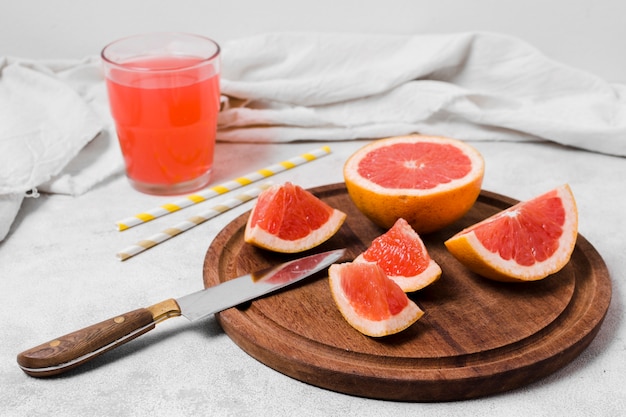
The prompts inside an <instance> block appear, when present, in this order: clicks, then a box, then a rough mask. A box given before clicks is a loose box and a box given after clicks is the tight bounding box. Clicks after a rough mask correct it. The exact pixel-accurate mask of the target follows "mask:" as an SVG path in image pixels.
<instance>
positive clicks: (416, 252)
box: [354, 218, 441, 292]
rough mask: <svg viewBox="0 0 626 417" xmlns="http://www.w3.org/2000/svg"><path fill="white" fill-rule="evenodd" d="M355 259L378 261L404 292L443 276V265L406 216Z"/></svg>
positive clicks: (421, 286) (356, 260)
mask: <svg viewBox="0 0 626 417" xmlns="http://www.w3.org/2000/svg"><path fill="white" fill-rule="evenodd" d="M354 262H374V263H376V264H378V266H380V267H381V268H382V269H383V271H384V272H385V274H386V275H387V277H388V278H389V279H391V280H393V281H394V282H395V283H396V284H398V286H399V287H400V288H402V291H404V292H412V291H417V290H420V289H422V288H424V287H426V286H428V285H430V284H432V283H433V282H435V281H437V280H438V279H439V277H440V276H441V268H440V267H439V265H438V264H437V263H436V262H435V261H434V260H433V259H432V258H431V257H430V255H429V254H428V250H427V249H426V246H425V245H424V242H423V241H422V239H421V238H420V237H419V235H418V234H417V233H416V232H415V230H413V228H412V227H411V225H409V224H408V223H407V221H406V220H404V219H402V218H400V219H398V220H397V221H396V222H395V224H394V225H393V227H392V228H391V229H389V230H388V231H387V232H386V233H384V234H382V235H380V236H378V237H377V238H376V239H374V240H373V241H372V243H371V245H370V247H369V248H368V249H367V250H366V251H365V252H363V253H362V254H360V255H359V256H358V257H357V258H356V259H355V260H354Z"/></svg>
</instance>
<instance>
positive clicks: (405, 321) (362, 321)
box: [328, 263, 424, 337]
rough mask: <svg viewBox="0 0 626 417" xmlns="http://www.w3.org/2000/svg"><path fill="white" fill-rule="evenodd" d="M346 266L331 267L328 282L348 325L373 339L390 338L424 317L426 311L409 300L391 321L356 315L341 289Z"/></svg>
mask: <svg viewBox="0 0 626 417" xmlns="http://www.w3.org/2000/svg"><path fill="white" fill-rule="evenodd" d="M345 265H348V263H344V264H333V265H331V266H330V268H329V269H328V281H329V284H330V287H331V294H332V296H333V299H334V300H335V304H336V305H337V307H338V308H339V311H340V312H341V315H342V316H343V317H344V319H345V320H346V321H347V322H348V324H350V325H351V326H352V327H354V328H355V329H356V330H358V331H359V332H361V333H363V334H364V335H366V336H371V337H382V336H388V335H391V334H395V333H398V332H401V331H402V330H405V329H406V328H408V327H410V326H411V325H412V324H413V323H415V322H416V321H417V320H419V319H420V318H421V317H422V316H423V315H424V311H422V310H421V309H420V308H419V307H418V306H417V304H415V302H413V301H412V300H411V299H408V300H407V301H408V304H407V305H406V307H405V308H404V309H403V310H402V311H401V312H400V314H397V315H395V316H393V317H392V318H390V319H387V320H383V321H375V320H369V319H366V318H364V317H361V316H360V315H358V314H357V313H356V311H355V310H354V308H353V307H352V305H351V304H350V300H349V299H348V298H347V297H346V295H345V293H344V292H343V289H342V288H341V269H342V268H344V267H345ZM398 323H400V324H398Z"/></svg>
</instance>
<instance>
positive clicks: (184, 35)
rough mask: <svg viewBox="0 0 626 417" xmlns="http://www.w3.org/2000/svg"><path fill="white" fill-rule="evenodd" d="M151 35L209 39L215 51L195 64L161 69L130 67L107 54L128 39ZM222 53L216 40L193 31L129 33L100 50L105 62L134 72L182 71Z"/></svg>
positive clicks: (202, 63) (215, 57) (203, 63)
mask: <svg viewBox="0 0 626 417" xmlns="http://www.w3.org/2000/svg"><path fill="white" fill-rule="evenodd" d="M150 36H180V37H188V38H195V39H196V40H202V41H208V42H209V43H211V44H212V45H214V46H215V52H213V54H211V55H210V56H208V57H199V59H200V61H199V62H197V63H195V64H193V65H184V66H180V67H172V68H160V69H154V68H143V67H139V66H138V67H128V66H125V65H124V64H123V63H121V62H119V61H116V60H114V59H112V58H110V57H108V56H107V51H108V50H109V49H110V48H111V47H113V46H115V45H117V44H120V43H122V42H125V41H128V40H132V39H139V38H143V37H150ZM220 53H221V47H220V45H219V44H218V43H217V42H216V41H214V40H213V39H211V38H208V37H206V36H202V35H197V34H193V33H187V32H148V33H139V34H135V35H129V36H125V37H123V38H119V39H116V40H114V41H112V42H110V43H108V44H107V45H105V46H104V47H103V48H102V51H100V57H101V58H102V60H103V62H105V63H106V64H108V65H111V66H114V67H116V68H120V69H124V70H126V71H134V72H168V71H180V70H184V69H190V68H194V67H198V66H202V65H205V64H207V63H208V62H211V61H214V60H215V59H217V58H218V57H219V55H220ZM138 56H139V55H138ZM145 56H146V57H149V56H151V55H150V54H147V55H145ZM172 56H177V55H176V54H173V55H172Z"/></svg>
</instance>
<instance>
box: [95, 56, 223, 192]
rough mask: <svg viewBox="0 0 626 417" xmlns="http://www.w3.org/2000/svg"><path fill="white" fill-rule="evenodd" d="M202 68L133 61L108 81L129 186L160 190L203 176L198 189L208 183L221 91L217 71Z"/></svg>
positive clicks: (170, 59) (193, 61) (163, 60)
mask: <svg viewBox="0 0 626 417" xmlns="http://www.w3.org/2000/svg"><path fill="white" fill-rule="evenodd" d="M203 62H204V61H203V60H202V59H199V58H192V57H180V56H167V57H151V58H142V59H134V60H130V61H126V62H124V63H122V64H120V65H119V67H118V68H115V69H112V70H111V72H110V73H109V75H108V76H107V88H108V93H109V100H110V106H111V112H112V114H113V119H114V120H115V124H116V129H117V135H118V138H119V143H120V146H121V148H122V153H123V155H124V160H125V163H126V173H127V176H128V177H129V179H130V180H131V182H135V183H138V184H144V185H145V184H149V185H152V186H157V187H158V186H168V185H173V184H181V183H189V182H192V181H193V180H195V179H198V178H199V177H202V176H203V175H206V181H203V183H202V184H198V186H203V185H206V183H208V180H209V177H210V171H211V167H212V165H213V153H214V146H215V133H216V125H217V115H218V112H219V105H220V91H219V74H218V71H217V70H216V69H215V68H214V67H213V65H201V64H202V63H203ZM125 69H128V70H129V71H125ZM144 69H145V70H146V71H145V72H143V73H142V71H143V70H144Z"/></svg>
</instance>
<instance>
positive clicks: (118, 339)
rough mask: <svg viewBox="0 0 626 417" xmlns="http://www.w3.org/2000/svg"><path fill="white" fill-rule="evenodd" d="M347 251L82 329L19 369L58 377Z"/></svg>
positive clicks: (29, 356)
mask: <svg viewBox="0 0 626 417" xmlns="http://www.w3.org/2000/svg"><path fill="white" fill-rule="evenodd" d="M344 253H345V249H337V250H332V251H328V252H323V253H318V254H315V255H310V256H306V257H304V258H299V259H295V260H292V261H289V262H285V263H282V264H280V265H277V266H274V267H271V268H267V269H265V270H262V271H257V272H253V273H250V274H246V275H243V276H240V277H238V278H234V279H231V280H228V281H225V282H222V283H220V284H218V285H215V286H212V287H208V288H205V289H203V290H200V291H196V292H194V293H191V294H188V295H185V296H183V297H180V298H178V299H174V298H170V299H167V300H164V301H161V302H160V303H157V304H154V305H152V306H150V307H146V308H139V309H137V310H133V311H130V312H128V313H125V314H122V315H119V316H116V317H113V318H111V319H108V320H105V321H102V322H100V323H97V324H94V325H91V326H88V327H85V328H84V329H81V330H77V331H75V332H72V333H69V334H67V335H65V336H61V337H58V338H56V339H54V340H52V341H50V342H47V343H43V344H41V345H39V346H36V347H34V348H31V349H28V350H26V351H24V352H22V353H20V354H18V355H17V363H18V365H19V367H20V368H21V369H22V370H23V371H24V372H25V373H26V374H28V375H30V376H33V377H48V376H53V375H58V374H60V373H63V372H66V371H68V370H70V369H73V368H75V367H77V366H79V365H82V364H84V363H85V362H87V361H89V360H91V359H93V358H95V357H97V356H99V355H101V354H102V353H104V352H107V351H109V350H111V349H113V348H115V347H117V346H120V345H122V344H124V343H126V342H129V341H130V340H133V339H135V338H136V337H138V336H140V335H142V334H144V333H146V332H148V331H150V330H152V329H154V328H155V326H156V324H157V323H160V322H162V321H164V320H167V319H169V318H171V317H178V316H181V315H182V316H184V317H186V318H187V319H188V320H190V321H195V320H199V319H202V318H204V317H207V316H209V315H211V314H214V313H218V312H220V311H223V310H226V309H227V308H230V307H234V306H237V305H240V304H242V303H244V302H247V301H251V300H254V299H256V298H259V297H262V296H264V295H267V294H269V293H272V292H275V291H278V290H280V289H282V288H284V287H287V286H289V285H292V284H294V283H296V282H298V281H301V280H302V279H304V278H306V277H309V276H311V275H313V274H315V273H316V272H319V271H321V270H323V269H324V268H326V267H328V266H329V265H331V264H332V263H334V262H335V261H337V260H339V259H340V258H341V257H342V256H343V254H344Z"/></svg>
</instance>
